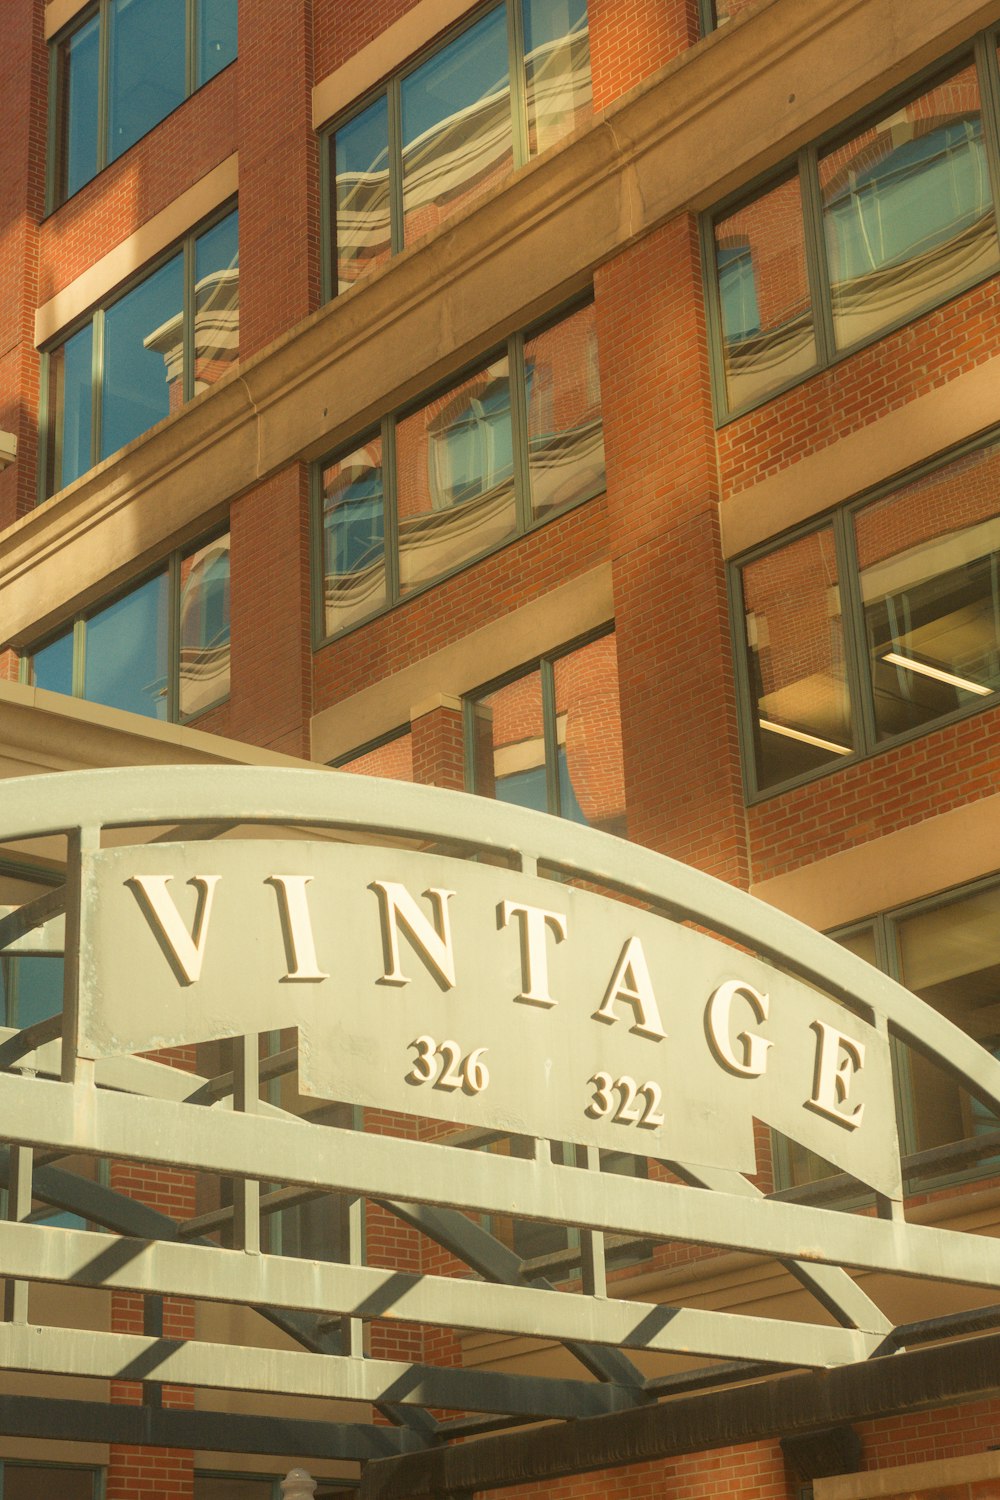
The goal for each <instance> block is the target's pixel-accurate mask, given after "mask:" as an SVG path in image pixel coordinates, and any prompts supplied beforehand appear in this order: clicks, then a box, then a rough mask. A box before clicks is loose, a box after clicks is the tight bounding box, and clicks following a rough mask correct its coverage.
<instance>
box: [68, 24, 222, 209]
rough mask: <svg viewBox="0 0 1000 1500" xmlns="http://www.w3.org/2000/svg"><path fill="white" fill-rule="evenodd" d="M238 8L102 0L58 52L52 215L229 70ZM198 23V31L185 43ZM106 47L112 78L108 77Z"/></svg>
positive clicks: (69, 34)
mask: <svg viewBox="0 0 1000 1500" xmlns="http://www.w3.org/2000/svg"><path fill="white" fill-rule="evenodd" d="M236 4H237V0H199V3H198V5H197V6H193V5H189V4H187V3H186V0H100V3H99V4H98V5H97V6H96V7H95V8H93V9H91V10H90V13H89V14H88V15H86V16H85V17H84V19H83V20H82V21H80V22H79V23H77V24H74V25H73V26H71V27H70V28H69V29H68V30H67V31H66V32H65V33H64V34H63V36H62V37H60V38H59V39H58V40H57V41H56V42H54V43H53V49H54V51H55V67H54V70H53V80H54V85H53V93H52V97H51V99H50V116H51V120H50V129H51V131H52V133H53V137H54V152H53V159H54V162H55V172H54V177H53V180H52V182H51V183H50V184H49V197H50V207H55V206H57V205H58V204H60V203H62V202H63V200H64V199H65V198H68V197H69V196H70V195H71V194H72V193H75V192H76V191H77V189H78V188H80V187H82V186H83V185H84V183H86V182H89V181H90V179H91V178H92V177H93V176H94V175H95V174H96V173H97V172H99V171H101V170H102V169H103V168H104V167H106V166H107V165H108V163H109V162H112V161H114V160H115V159H116V157H119V156H121V155H122V153H123V152H125V151H127V150H128V149H129V147H130V146H133V145H134V144H135V142H136V141H138V140H139V139H140V138H141V137H142V136H144V135H145V134H146V133H147V131H149V130H152V129H153V127H154V126H155V125H158V124H159V122H160V121H161V120H163V119H165V118H166V116H167V115H168V114H170V113H171V111H173V110H174V109H176V108H177V106H178V105H179V104H181V103H182V102H183V100H184V99H185V98H186V97H187V96H188V95H189V94H190V93H191V92H192V90H193V89H197V88H200V87H201V85H202V84H203V83H207V82H208V80H209V79H210V78H213V77H214V76H215V74H216V73H218V72H220V71H221V70H222V69H223V68H225V67H227V66H228V64H229V63H231V62H232V61H233V59H234V58H235V56H236ZM194 17H196V20H195V22H194V24H195V25H196V27H197V31H196V34H194V35H193V36H190V37H189V36H188V23H189V22H190V21H191V20H192V18H194ZM105 38H106V40H107V68H106V71H102V64H101V51H102V41H103V40H104V39H105ZM189 55H190V57H191V64H190V68H191V71H190V72H189V61H188V58H189ZM102 116H103V122H102Z"/></svg>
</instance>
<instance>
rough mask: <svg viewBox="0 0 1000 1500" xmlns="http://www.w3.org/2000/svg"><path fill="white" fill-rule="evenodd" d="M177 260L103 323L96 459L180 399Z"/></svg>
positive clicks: (142, 285) (181, 301) (179, 268)
mask: <svg viewBox="0 0 1000 1500" xmlns="http://www.w3.org/2000/svg"><path fill="white" fill-rule="evenodd" d="M183 309H184V279H183V268H182V257H181V256H180V255H175V256H174V258H173V260H170V261H168V262H167V264H166V265H165V266H161V267H160V269H159V270H158V271H154V273H153V275H152V276H147V277H146V280H145V281H142V282H140V283H139V285H138V286H137V287H135V288H134V289H133V290H132V291H131V292H128V293H127V294H126V295H125V296H124V297H122V298H121V299H120V300H119V301H118V302H116V303H114V305H113V306H112V307H109V308H108V310H107V312H106V314H105V317H104V385H103V400H102V404H101V457H102V458H107V456H108V454H109V453H114V452H116V451H117V449H119V448H123V447H124V446H125V444H126V443H130V442H131V441H132V439H133V438H136V437H138V436H139V435H140V434H141V433H143V432H145V431H147V429H148V428H150V427H152V426H153V424H154V423H155V422H159V421H160V419H161V418H162V417H166V416H168V415H169V414H170V412H172V411H175V410H176V409H177V408H178V407H179V406H180V405H181V402H182V401H183V397H184V380H183V365H184V336H183V323H184V316H183Z"/></svg>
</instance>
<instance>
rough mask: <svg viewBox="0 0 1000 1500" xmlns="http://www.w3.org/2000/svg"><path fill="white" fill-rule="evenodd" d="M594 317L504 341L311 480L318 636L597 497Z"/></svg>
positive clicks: (600, 478) (600, 441) (588, 311)
mask: <svg viewBox="0 0 1000 1500" xmlns="http://www.w3.org/2000/svg"><path fill="white" fill-rule="evenodd" d="M604 483H605V481H604V436H603V428H602V425H601V393H600V381H599V377H598V372H597V345H596V331H595V325H594V309H593V306H592V305H591V304H589V303H588V304H587V305H585V306H583V307H578V308H576V309H575V310H574V311H572V312H570V313H569V314H568V315H566V316H563V317H562V318H560V319H559V320H558V321H557V322H553V323H548V324H546V325H544V326H542V327H541V328H539V329H536V330H531V331H529V332H528V333H527V334H515V335H514V336H513V337H512V338H510V339H509V340H508V341H507V344H506V346H505V348H504V349H503V350H501V351H498V352H497V353H496V355H495V356H494V357H493V358H492V359H491V360H488V361H487V362H486V363H485V364H482V365H479V366H478V367H477V368H476V369H474V370H473V371H471V372H470V373H468V374H466V375H465V376H464V377H463V378H462V379H461V380H460V381H458V382H456V383H454V384H452V385H450V386H448V387H447V388H446V389H444V390H443V391H441V392H439V393H438V394H436V395H433V396H430V397H429V398H424V399H423V400H422V401H420V402H419V403H418V404H417V405H416V406H413V407H409V408H407V409H405V410H403V411H400V412H398V413H393V414H392V415H390V416H388V417H386V418H385V419H384V420H383V422H382V423H381V426H380V428H379V430H378V431H377V432H373V433H369V434H368V435H367V436H366V437H364V438H362V439H361V440H356V441H355V442H353V443H352V444H351V445H349V446H348V447H347V448H346V449H345V450H344V451H342V452H341V453H339V454H337V455H334V456H333V457H332V458H330V459H328V460H326V461H324V462H323V463H321V464H320V465H319V466H318V469H317V489H318V491H319V494H318V500H317V507H318V514H319V522H318V534H319V539H320V545H318V546H317V548H316V552H317V561H318V563H319V562H320V560H321V565H322V581H321V586H320V581H319V580H317V585H318V588H317V593H318V596H319V597H320V598H321V601H322V602H321V604H320V605H319V606H318V608H317V615H318V619H317V633H318V635H319V636H320V637H321V638H322V637H329V636H332V635H335V634H337V633H338V632H339V631H342V630H347V629H349V628H350V627H351V626H353V625H356V624H358V623H359V621H361V620H365V619H368V618H370V617H371V616H372V615H373V614H376V613H377V612H378V611H380V610H382V609H385V608H386V607H388V606H389V605H392V604H395V603H397V602H398V601H399V600H400V599H403V598H405V597H407V596H408V595H410V594H413V593H416V592H417V591H418V590H419V589H422V588H425V587H426V586H427V585H428V584H430V583H433V582H434V580H435V579H438V578H441V577H443V576H444V575H445V574H448V573H451V572H454V571H455V570H456V569H458V568H461V567H464V566H465V565H466V564H467V563H469V562H471V561H472V560H473V559H474V558H476V557H480V556H482V555H483V554H484V553H486V552H489V551H491V550H492V549H493V548H494V547H498V546H500V545H502V544H503V543H504V542H506V541H509V540H511V538H513V537H515V536H518V535H520V534H521V533H522V532H524V531H526V530H528V529H529V528H530V527H532V526H534V525H536V524H537V523H539V522H541V521H544V520H545V519H547V517H548V516H549V515H552V514H555V513H556V512H557V511H561V510H564V509H566V508H567V507H568V506H570V505H575V504H577V503H578V502H579V501H582V500H587V499H590V498H591V497H592V496H593V495H597V494H600V493H601V492H602V491H603V489H604Z"/></svg>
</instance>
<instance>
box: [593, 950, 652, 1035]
mask: <svg viewBox="0 0 1000 1500" xmlns="http://www.w3.org/2000/svg"><path fill="white" fill-rule="evenodd" d="M618 1000H624V1001H625V1003H626V1004H627V1005H630V1006H631V1007H632V1011H633V1014H634V1015H635V1022H634V1024H633V1025H631V1026H630V1027H629V1031H634V1032H635V1033H636V1035H637V1036H648V1037H651V1038H652V1039H653V1040H654V1041H657V1042H662V1041H664V1040H665V1038H666V1035H667V1033H666V1032H665V1031H664V1029H663V1022H662V1021H661V1020H660V1012H659V1008H658V1006H657V1004H656V996H655V995H654V993H653V981H652V979H651V978H650V975H649V964H648V963H647V962H646V954H645V951H644V949H643V946H642V943H641V942H640V940H639V938H637V937H630V938H629V940H628V942H627V943H626V944H625V946H624V948H623V949H622V951H621V956H620V958H619V959H618V962H617V964H616V965H615V972H614V973H613V974H612V976H611V982H610V983H609V985H608V988H607V990H606V991H605V994H604V1000H603V1002H602V1004H601V1008H600V1010H595V1012H594V1020H595V1021H603V1022H605V1024H606V1025H608V1026H613V1025H614V1024H615V1022H616V1021H618V1020H620V1019H621V1018H620V1017H619V1016H616V1015H615V1013H614V1010H613V1009H612V1006H613V1005H614V1004H615V1002H616V1001H618Z"/></svg>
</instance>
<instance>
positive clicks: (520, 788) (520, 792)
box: [495, 766, 583, 822]
mask: <svg viewBox="0 0 1000 1500" xmlns="http://www.w3.org/2000/svg"><path fill="white" fill-rule="evenodd" d="M495 795H496V799H497V801H498V802H508V803H511V804H512V805H513V806H514V807H533V808H534V809H535V811H536V812H548V810H549V804H548V795H547V791H546V781H545V767H544V766H531V767H530V768H529V769H528V770H526V771H513V772H511V774H510V775H509V776H498V777H497V779H496V783H495ZM579 821H580V822H583V819H582V818H580V820H579Z"/></svg>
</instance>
